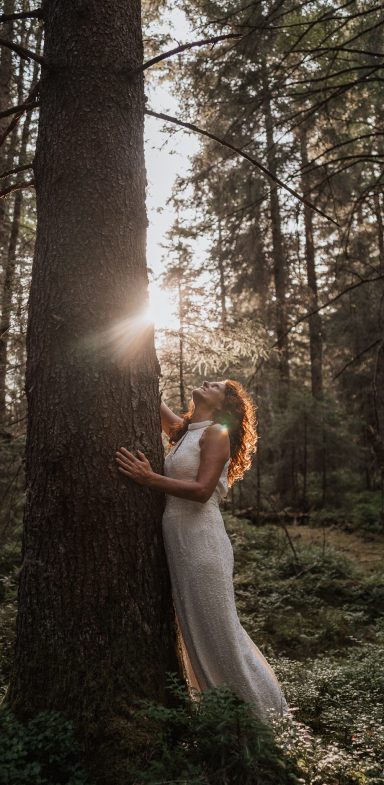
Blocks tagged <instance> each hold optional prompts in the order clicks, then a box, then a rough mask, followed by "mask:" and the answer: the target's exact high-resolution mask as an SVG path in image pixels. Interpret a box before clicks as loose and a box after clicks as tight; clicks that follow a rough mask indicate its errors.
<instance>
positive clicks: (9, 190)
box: [0, 180, 35, 199]
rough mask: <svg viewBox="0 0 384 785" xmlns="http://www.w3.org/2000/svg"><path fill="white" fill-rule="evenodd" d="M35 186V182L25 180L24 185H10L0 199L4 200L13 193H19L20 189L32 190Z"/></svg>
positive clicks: (1, 193) (2, 192)
mask: <svg viewBox="0 0 384 785" xmlns="http://www.w3.org/2000/svg"><path fill="white" fill-rule="evenodd" d="M34 185H35V181H34V180H25V181H24V182H23V183H14V185H9V186H8V188H4V190H3V191H0V199H4V197H5V196H7V195H8V194H10V193H12V191H18V190H19V189H20V188H32V186H34Z"/></svg>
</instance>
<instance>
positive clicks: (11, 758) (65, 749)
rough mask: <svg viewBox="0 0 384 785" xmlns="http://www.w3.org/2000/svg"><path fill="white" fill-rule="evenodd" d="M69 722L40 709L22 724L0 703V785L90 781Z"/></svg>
mask: <svg viewBox="0 0 384 785" xmlns="http://www.w3.org/2000/svg"><path fill="white" fill-rule="evenodd" d="M80 752H81V750H80V746H79V744H78V742H77V741H76V739H75V737H74V734H73V726H72V723H71V722H70V721H69V720H66V719H65V718H64V717H63V716H62V715H61V714H60V713H59V712H53V711H42V712H40V713H39V714H37V715H36V716H35V717H33V718H32V719H30V720H29V722H27V723H26V724H23V723H21V722H19V721H18V720H17V719H16V717H15V716H14V714H13V712H12V711H10V709H8V707H0V785H90V783H89V779H88V777H87V774H86V772H85V771H84V770H83V769H82V767H81V764H80Z"/></svg>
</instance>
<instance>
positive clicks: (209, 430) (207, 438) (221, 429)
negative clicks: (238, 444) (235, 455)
mask: <svg viewBox="0 0 384 785" xmlns="http://www.w3.org/2000/svg"><path fill="white" fill-rule="evenodd" d="M199 444H200V447H201V446H202V445H203V444H206V445H209V444H215V445H216V444H220V445H222V446H223V449H224V446H225V447H226V448H227V451H228V453H229V450H230V441H229V435H228V429H227V428H226V427H225V426H224V425H221V424H220V423H218V422H215V423H212V424H211V425H208V426H207V427H206V428H204V431H203V433H202V435H201V439H200V440H199Z"/></svg>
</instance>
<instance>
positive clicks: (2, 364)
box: [0, 31, 41, 427]
mask: <svg viewBox="0 0 384 785" xmlns="http://www.w3.org/2000/svg"><path fill="white" fill-rule="evenodd" d="M40 45H41V31H40V32H39V34H38V37H37V42H36V51H37V52H38V53H39V51H40ZM23 63H24V61H23ZM23 63H22V64H21V67H20V73H19V77H18V101H19V103H21V102H22V100H23V86H24V85H23V82H24V68H23ZM37 76H38V65H37V63H34V68H33V76H32V84H35V83H36V81H37ZM30 127H31V112H28V113H27V114H26V115H25V118H24V125H23V130H22V134H21V140H20V147H19V155H18V161H17V165H18V166H22V165H23V164H25V163H26V157H27V156H26V154H27V145H28V140H29V134H30ZM22 202H23V191H22V189H20V190H19V191H16V193H15V198H14V203H13V216H12V224H11V233H10V237H9V244H8V254H7V257H6V259H5V265H4V282H3V289H2V293H1V318H0V427H1V426H2V425H3V424H5V420H6V374H7V354H8V342H9V331H10V327H11V311H12V296H13V289H14V278H15V270H16V250H17V243H18V238H19V229H20V215H21V208H22Z"/></svg>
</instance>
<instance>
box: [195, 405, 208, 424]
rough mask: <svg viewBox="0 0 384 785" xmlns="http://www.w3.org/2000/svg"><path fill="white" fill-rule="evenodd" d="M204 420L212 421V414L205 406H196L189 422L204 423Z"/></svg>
mask: <svg viewBox="0 0 384 785" xmlns="http://www.w3.org/2000/svg"><path fill="white" fill-rule="evenodd" d="M204 420H213V412H212V410H211V409H207V408H206V407H205V406H196V408H195V409H194V412H193V414H192V417H191V419H190V422H204Z"/></svg>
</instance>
